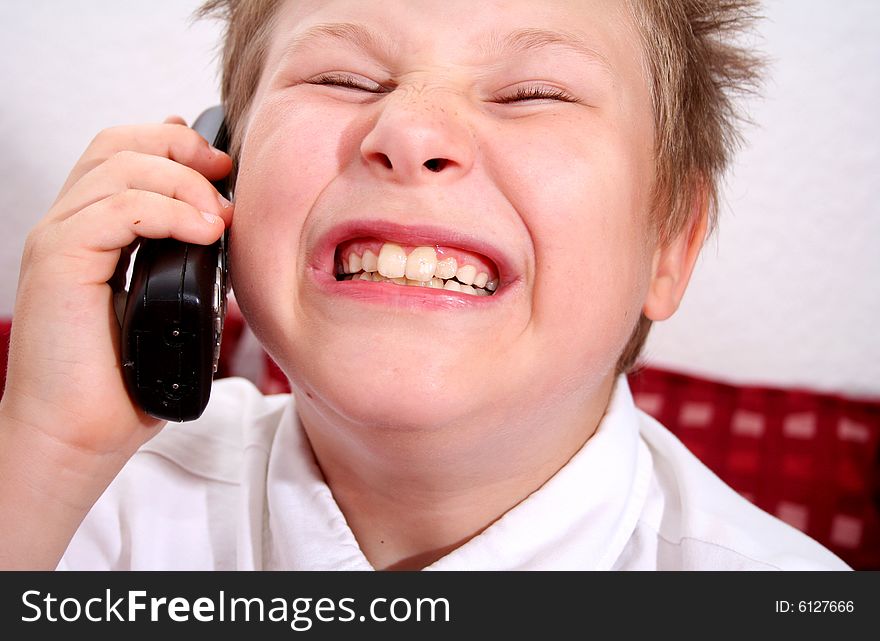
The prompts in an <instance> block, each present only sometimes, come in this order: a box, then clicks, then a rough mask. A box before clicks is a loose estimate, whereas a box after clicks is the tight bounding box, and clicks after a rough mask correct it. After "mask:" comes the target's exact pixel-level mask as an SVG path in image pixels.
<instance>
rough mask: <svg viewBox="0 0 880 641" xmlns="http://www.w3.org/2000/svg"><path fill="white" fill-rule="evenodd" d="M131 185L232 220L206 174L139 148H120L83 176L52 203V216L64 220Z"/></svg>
mask: <svg viewBox="0 0 880 641" xmlns="http://www.w3.org/2000/svg"><path fill="white" fill-rule="evenodd" d="M128 189H139V190H143V191H153V192H156V193H159V194H163V195H165V196H168V197H170V198H176V199H177V200H182V201H183V202H185V203H188V204H190V205H192V206H193V207H195V208H196V209H198V210H200V211H208V212H212V213H215V214H217V215H218V216H220V217H221V218H223V219H224V220H225V221H226V222H227V223H228V222H229V215H230V212H229V208H230V203H229V201H228V200H226V199H225V198H224V197H223V196H222V195H221V194H220V193H219V192H218V191H217V190H216V189H215V188H214V186H213V185H212V184H211V183H210V182H209V181H208V179H207V178H205V177H204V176H203V175H202V174H200V173H199V172H197V171H196V170H194V169H191V168H190V167H187V166H185V165H181V164H180V163H178V162H175V161H173V160H169V159H168V158H162V157H160V156H151V155H149V154H143V153H138V152H135V151H120V152H118V153H116V154H114V155H113V157H111V158H110V159H108V160H107V161H106V162H104V163H102V164H101V165H99V166H98V167H96V168H95V169H93V170H92V171H90V172H89V173H87V174H86V175H85V176H83V177H82V178H81V179H80V180H79V181H78V182H77V183H76V184H75V185H73V187H71V189H70V190H69V191H68V192H67V194H65V195H64V197H62V198H61V199H60V200H59V201H58V202H57V203H56V204H55V205H54V206H53V207H52V209H51V211H50V213H49V216H48V219H49V220H63V219H65V218H68V217H70V216H72V215H75V214H76V212H78V211H80V210H81V209H84V208H86V207H88V206H89V205H92V204H93V203H96V202H98V201H101V200H104V199H105V198H109V197H110V196H112V195H113V194H115V193H118V192H123V191H126V190H128Z"/></svg>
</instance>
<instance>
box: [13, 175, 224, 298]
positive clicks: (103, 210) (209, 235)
mask: <svg viewBox="0 0 880 641" xmlns="http://www.w3.org/2000/svg"><path fill="white" fill-rule="evenodd" d="M224 228H225V225H224V222H223V219H222V218H220V217H219V216H216V215H214V214H212V213H209V212H200V211H199V210H198V209H196V208H195V207H193V206H192V205H189V204H187V203H185V202H183V201H180V200H176V199H174V198H169V197H167V196H164V195H162V194H157V193H155V192H151V191H142V190H137V189H129V190H127V191H124V192H121V193H116V194H113V195H112V196H110V197H108V198H105V199H104V200H101V201H99V202H96V203H94V204H92V205H90V206H89V207H86V208H85V209H83V210H82V211H80V212H78V213H77V214H76V215H75V216H71V217H69V218H67V219H65V220H62V221H60V222H57V223H54V224H51V225H46V226H44V227H43V228H42V231H43V233H42V238H41V239H40V240H41V242H40V243H39V250H38V252H39V253H38V255H34V256H33V258H32V260H31V261H30V262H31V264H33V265H37V264H39V263H41V262H43V261H44V260H52V261H61V263H58V264H57V265H56V269H57V270H59V271H62V272H67V273H73V272H75V276H76V279H77V282H78V283H79V284H106V283H107V282H108V281H111V280H112V279H113V276H114V273H115V272H116V268H117V266H118V263H119V258H120V256H121V252H122V251H123V250H124V248H127V247H129V246H130V245H131V244H132V243H133V242H134V241H135V240H136V239H138V238H139V237H143V238H175V239H177V240H180V241H183V242H187V243H196V244H200V245H209V244H211V243H213V242H216V241H217V240H219V238H220V236H221V234H222V233H223V230H224Z"/></svg>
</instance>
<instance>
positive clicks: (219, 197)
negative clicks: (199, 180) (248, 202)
mask: <svg viewBox="0 0 880 641" xmlns="http://www.w3.org/2000/svg"><path fill="white" fill-rule="evenodd" d="M217 201H218V202H219V203H220V206H221V207H222V208H223V209H229V208H230V207H232V203H231V202H229V201H228V200H226V198H224V197H223V194H221V193H220V192H219V191H218V192H217Z"/></svg>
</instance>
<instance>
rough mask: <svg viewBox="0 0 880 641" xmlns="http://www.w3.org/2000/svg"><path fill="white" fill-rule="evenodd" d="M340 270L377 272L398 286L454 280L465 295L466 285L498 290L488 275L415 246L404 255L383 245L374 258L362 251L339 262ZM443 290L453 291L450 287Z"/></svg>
mask: <svg viewBox="0 0 880 641" xmlns="http://www.w3.org/2000/svg"><path fill="white" fill-rule="evenodd" d="M342 269H343V271H344V272H345V273H347V274H356V273H357V272H360V271H364V272H366V273H371V272H378V273H379V274H380V275H381V276H384V277H385V278H387V279H389V280H392V279H393V280H394V282H397V283H400V284H403V283H405V282H407V281H408V282H412V283H413V284H422V283H425V284H429V283H431V281H432V280H434V279H442V280H450V279H452V278H455V279H456V280H457V281H458V282H459V283H460V284H461V285H464V286H466V287H467V289H466V290H464V291H466V292H468V293H470V292H469V291H468V290H471V289H472V288H471V287H470V286H473V287H474V288H477V289H483V288H485V289H486V290H488V291H489V292H494V291H495V289H496V288H497V287H498V279H497V278H496V279H493V280H491V281H490V280H489V274H487V273H486V272H484V271H478V270H477V268H476V267H475V266H474V265H461V266H459V265H458V261H457V260H456V259H455V258H454V257H452V256H449V257H447V258H443V259H441V260H437V252H436V251H435V249H434V248H433V247H416V248H414V249H413V250H412V251H411V252H410V253H409V255H407V254H406V251H405V250H404V248H403V247H401V246H400V245H396V244H394V243H384V244H383V245H382V247H381V249H380V250H379V255H378V256H376V254H375V253H373V252H372V251H370V250H369V249H366V250H364V252H363V256H359V255H357V254H356V253H352V254H350V255H349V256H348V257H347V258H346V259H345V261H344V262H343V263H342ZM451 282H453V281H451ZM447 289H453V288H452V287H451V286H450V287H448V288H447ZM456 291H457V290H456ZM485 293H488V292H485Z"/></svg>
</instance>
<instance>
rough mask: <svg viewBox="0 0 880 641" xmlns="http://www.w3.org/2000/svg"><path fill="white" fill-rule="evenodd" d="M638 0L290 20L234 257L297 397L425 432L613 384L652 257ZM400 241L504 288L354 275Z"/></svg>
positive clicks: (325, 7)
mask: <svg viewBox="0 0 880 641" xmlns="http://www.w3.org/2000/svg"><path fill="white" fill-rule="evenodd" d="M623 5H624V3H621V2H618V1H617V0H553V1H550V0H545V1H542V2H534V0H503V1H502V0H498V1H494V2H472V1H471V0H445V1H444V2H436V1H428V0H409V1H407V2H398V1H397V0H389V1H383V0H371V1H370V2H364V1H363V0H325V1H318V0H311V1H303V0H298V1H296V2H287V3H285V4H284V5H282V7H280V8H279V13H278V20H277V23H276V25H275V27H274V31H273V36H272V41H271V46H270V49H269V51H268V54H267V57H266V63H265V69H264V72H263V74H262V76H261V78H260V83H259V87H258V90H257V92H256V95H255V97H254V101H253V104H252V107H251V111H250V114H249V118H248V121H247V123H245V126H246V131H245V137H244V143H243V148H242V156H241V161H240V167H241V169H240V172H239V177H238V183H237V190H236V214H235V223H234V226H233V242H232V265H233V270H234V272H233V275H234V280H235V291H236V296H237V299H238V301H239V302H240V304H241V307H242V308H243V310H244V311H245V313H246V314H247V316H248V319H249V321H250V322H251V324H252V326H253V328H254V330H255V332H256V333H257V335H258V336H259V338H260V339H261V340H262V341H263V343H264V345H265V346H266V348H267V349H268V350H269V352H270V353H271V355H272V356H273V357H274V358H275V359H276V360H277V361H278V363H279V365H281V367H282V368H283V369H284V370H285V372H286V373H287V374H288V375H290V376H291V377H292V378H293V382H294V385H295V388H296V390H297V392H298V393H299V396H300V400H301V401H304V402H310V401H306V398H309V399H312V401H311V402H314V403H317V404H318V407H319V408H321V411H322V412H323V413H324V414H325V415H326V414H327V413H328V412H329V413H333V414H335V415H336V416H337V418H339V417H342V418H344V419H348V420H352V421H355V422H364V423H370V424H373V425H376V424H380V425H382V424H395V425H400V424H403V425H411V426H429V427H430V426H441V425H449V424H455V423H456V422H459V421H462V422H463V421H473V420H483V419H485V420H487V421H491V420H496V421H497V420H503V419H504V417H505V416H510V417H511V419H513V418H524V417H530V416H537V415H539V414H542V413H543V414H545V415H547V411H548V410H550V409H552V408H553V407H554V406H555V405H556V404H557V403H558V402H569V403H581V404H584V403H588V402H589V400H590V398H591V397H592V396H591V395H592V394H593V393H594V392H596V391H597V390H598V389H599V388H600V387H601V386H602V384H603V382H604V383H607V381H608V377H609V376H611V375H613V368H614V365H615V363H616V361H617V358H618V356H619V354H620V352H621V350H622V349H623V347H624V345H625V344H626V342H627V339H628V338H629V334H630V332H631V330H632V328H633V326H634V323H635V321H636V319H637V318H638V316H639V313H640V311H641V308H642V305H643V303H644V301H645V296H646V292H647V291H648V283H649V280H650V276H651V257H652V253H653V249H654V245H653V240H652V239H650V238H649V233H648V224H647V220H648V209H649V206H650V200H651V199H650V195H651V185H652V182H651V181H652V175H653V165H652V140H653V138H652V135H653V134H652V114H651V103H650V94H649V89H648V81H647V80H646V77H645V75H644V72H643V70H642V66H641V58H640V50H639V47H638V42H639V40H638V38H637V36H636V34H635V30H634V27H633V26H632V25H631V22H630V19H629V18H628V14H627V13H626V10H625V9H624V7H623ZM316 25H325V27H324V28H316ZM327 25H335V26H327ZM340 25H348V26H340ZM371 36H372V37H371ZM328 74H329V75H328ZM346 84H354V85H357V88H352V87H350V86H345V85H346ZM559 90H562V92H564V96H560V95H558V92H559ZM536 91H537V92H538V93H537V95H536V93H535V92H536ZM354 239H360V240H361V241H363V242H359V243H354V244H352V243H349V242H348V241H352V240H354ZM384 243H395V244H398V245H401V246H403V247H404V250H405V251H404V253H411V250H412V248H414V247H418V246H439V249H438V250H437V252H436V253H437V254H438V256H437V257H438V258H439V259H443V258H444V257H448V256H457V257H458V262H459V265H466V264H472V265H473V266H475V267H476V268H477V272H481V271H482V272H487V275H488V277H489V279H490V280H492V279H494V278H496V277H497V279H498V281H499V282H498V287H497V289H496V291H495V292H494V294H493V295H491V296H476V295H470V294H465V293H457V292H453V291H449V290H442V289H435V288H431V287H415V286H409V285H397V284H393V283H380V282H372V281H370V282H367V281H363V280H357V281H341V282H339V281H337V280H336V278H335V277H334V272H335V270H336V267H337V265H336V263H337V260H336V259H337V258H338V254H337V251H341V252H342V253H346V252H352V251H354V252H355V253H357V252H358V251H362V250H363V249H365V248H375V250H376V251H378V250H379V248H381V247H382V245H383V244H384ZM387 251H389V252H391V250H387ZM428 253H429V254H430V252H428ZM346 255H347V253H346ZM388 256H390V257H391V258H392V263H393V252H391V253H390V254H389V255H388ZM398 256H399V254H398ZM386 258H387V257H386ZM428 262H429V263H430V258H429V259H428ZM496 272H497V273H496ZM465 279H467V275H465ZM306 394H307V395H308V396H306ZM487 424H488V423H487Z"/></svg>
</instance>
